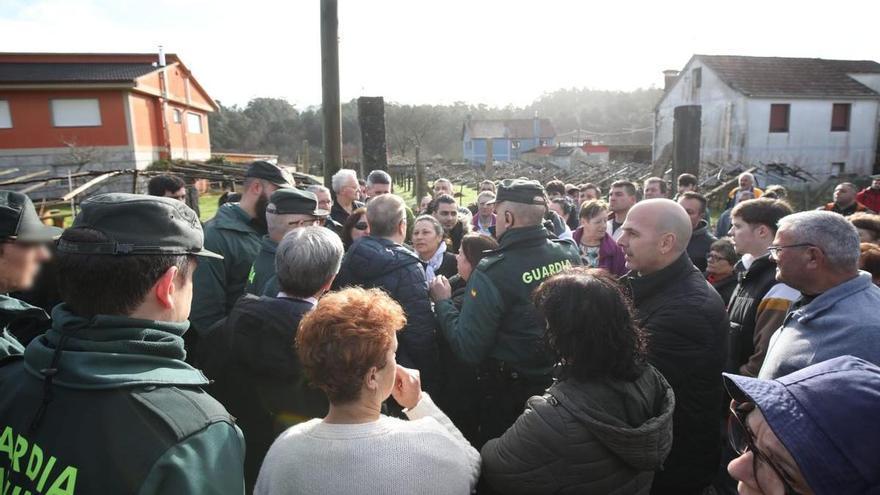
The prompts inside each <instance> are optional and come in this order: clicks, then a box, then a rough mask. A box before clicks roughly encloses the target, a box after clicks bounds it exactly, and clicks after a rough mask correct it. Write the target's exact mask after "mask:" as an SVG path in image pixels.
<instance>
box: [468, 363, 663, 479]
mask: <svg viewBox="0 0 880 495" xmlns="http://www.w3.org/2000/svg"><path fill="white" fill-rule="evenodd" d="M674 405H675V398H674V396H673V393H672V389H671V388H670V386H669V384H668V383H666V380H665V379H664V378H663V376H662V375H661V374H660V373H659V372H658V371H657V370H656V369H654V368H653V367H651V366H647V367H646V368H645V371H644V372H643V373H642V376H641V377H639V378H638V379H637V380H636V381H634V382H625V381H620V380H610V379H607V380H593V381H589V382H579V381H576V380H565V381H562V382H559V383H557V384H555V385H553V386H552V387H550V389H548V390H547V393H546V394H545V395H544V396H543V397H532V398H531V399H529V402H528V406H527V408H526V410H525V412H524V413H523V414H522V416H520V417H519V419H517V420H516V423H514V425H513V426H512V427H511V428H510V429H509V430H507V432H506V433H504V435H503V436H502V437H501V438H497V439H494V440H490V441H489V442H487V443H486V445H484V446H483V450H482V456H483V474H484V475H485V477H486V480H487V481H488V483H489V484H490V485H491V487H492V488H493V489H494V490H497V491H498V492H499V493H528V494H539V493H572V494H574V493H577V494H603V495H604V494H646V493H648V491H649V490H650V489H651V480H652V479H653V477H654V471H656V470H658V469H660V467H661V466H662V465H663V459H665V458H666V456H667V455H668V454H669V451H670V449H671V448H672V411H673V409H674Z"/></svg>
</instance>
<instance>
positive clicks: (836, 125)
mask: <svg viewBox="0 0 880 495" xmlns="http://www.w3.org/2000/svg"><path fill="white" fill-rule="evenodd" d="M850 108H851V105H850V104H849V103H835V104H834V106H833V107H832V110H831V130H832V131H848V130H849V112H850Z"/></svg>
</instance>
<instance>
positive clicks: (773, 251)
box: [767, 242, 816, 260]
mask: <svg viewBox="0 0 880 495" xmlns="http://www.w3.org/2000/svg"><path fill="white" fill-rule="evenodd" d="M801 247H816V245H815V244H810V243H809V242H802V243H800V244H790V245H788V246H770V247H769V248H767V251H769V252H770V258H772V259H774V260H778V259H779V253H780V252H782V250H783V249H791V248H801Z"/></svg>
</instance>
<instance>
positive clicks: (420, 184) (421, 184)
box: [414, 145, 428, 209]
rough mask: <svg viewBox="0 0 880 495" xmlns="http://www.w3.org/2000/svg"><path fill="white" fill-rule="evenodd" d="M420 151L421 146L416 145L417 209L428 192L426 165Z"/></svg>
mask: <svg viewBox="0 0 880 495" xmlns="http://www.w3.org/2000/svg"><path fill="white" fill-rule="evenodd" d="M420 151H421V148H420V146H419V145H416V186H415V194H414V196H415V197H416V208H417V209H418V207H419V202H420V201H421V200H422V198H424V197H425V195H426V194H428V184H427V183H426V181H425V166H424V165H422V160H421V159H420V158H419V152H420Z"/></svg>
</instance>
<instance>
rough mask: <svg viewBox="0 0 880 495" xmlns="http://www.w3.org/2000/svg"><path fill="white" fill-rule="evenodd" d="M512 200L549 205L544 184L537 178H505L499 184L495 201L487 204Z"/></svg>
mask: <svg viewBox="0 0 880 495" xmlns="http://www.w3.org/2000/svg"><path fill="white" fill-rule="evenodd" d="M502 201H510V202H512V203H522V204H526V205H540V206H546V205H547V196H546V195H545V194H544V186H542V185H541V183H540V182H538V181H536V180H528V179H505V180H503V181H501V182H500V183H499V184H498V190H497V192H496V194H495V199H494V200H493V201H487V202H486V204H491V203H501V202H502Z"/></svg>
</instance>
